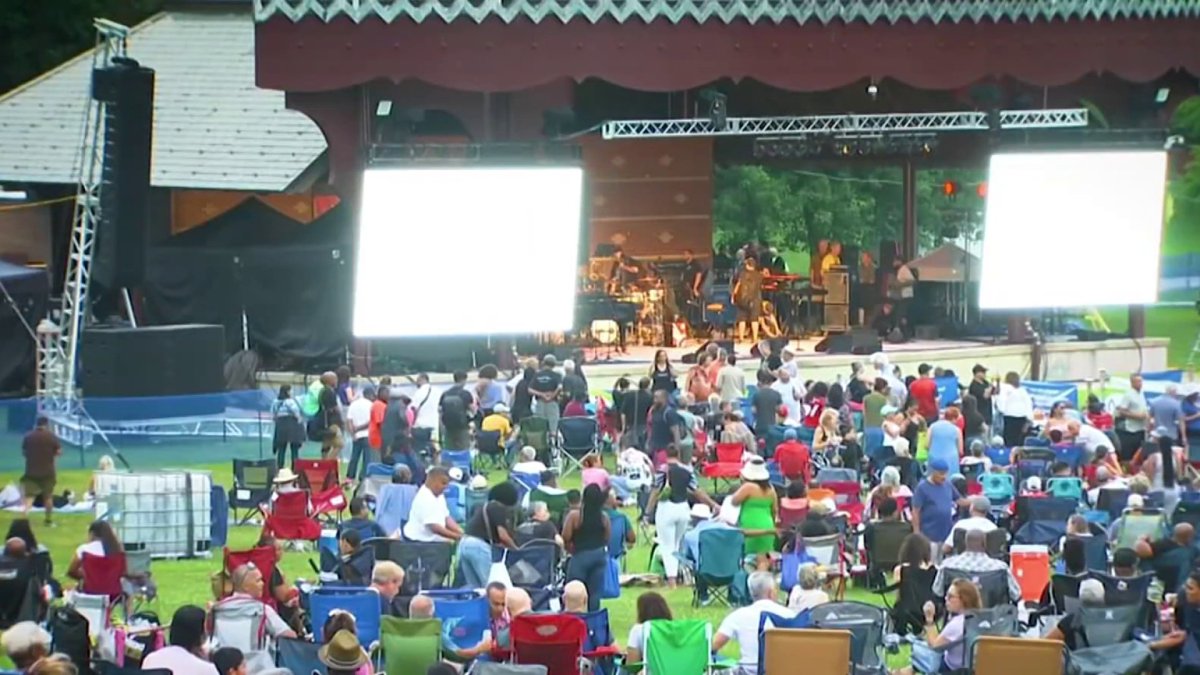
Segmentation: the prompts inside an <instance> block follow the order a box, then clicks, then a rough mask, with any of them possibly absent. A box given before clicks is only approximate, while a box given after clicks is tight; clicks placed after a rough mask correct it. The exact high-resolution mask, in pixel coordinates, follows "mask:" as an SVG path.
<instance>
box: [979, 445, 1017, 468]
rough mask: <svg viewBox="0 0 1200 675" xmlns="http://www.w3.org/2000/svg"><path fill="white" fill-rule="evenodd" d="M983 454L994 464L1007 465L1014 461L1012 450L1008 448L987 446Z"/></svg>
mask: <svg viewBox="0 0 1200 675" xmlns="http://www.w3.org/2000/svg"><path fill="white" fill-rule="evenodd" d="M983 456H984V457H987V458H988V459H990V460H992V466H999V467H1005V466H1008V464H1009V462H1011V461H1012V452H1011V451H1010V450H1009V449H1008V448H1003V447H1001V448H993V447H990V446H989V447H987V448H984V450H983Z"/></svg>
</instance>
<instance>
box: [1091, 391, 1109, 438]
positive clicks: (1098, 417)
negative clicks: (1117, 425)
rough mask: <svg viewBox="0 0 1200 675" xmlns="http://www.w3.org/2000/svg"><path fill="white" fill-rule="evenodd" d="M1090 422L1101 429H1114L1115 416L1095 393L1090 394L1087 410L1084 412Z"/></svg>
mask: <svg viewBox="0 0 1200 675" xmlns="http://www.w3.org/2000/svg"><path fill="white" fill-rule="evenodd" d="M1084 417H1085V418H1087V421H1088V424H1090V425H1092V426H1094V427H1096V428H1097V429H1099V430H1100V431H1112V430H1113V416H1112V414H1111V413H1109V412H1108V411H1106V410H1105V409H1104V404H1103V403H1101V402H1100V397H1098V396H1096V395H1095V394H1088V398H1087V412H1086V413H1085V414H1084Z"/></svg>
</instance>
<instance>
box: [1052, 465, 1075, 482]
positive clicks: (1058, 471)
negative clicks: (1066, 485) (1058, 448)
mask: <svg viewBox="0 0 1200 675" xmlns="http://www.w3.org/2000/svg"><path fill="white" fill-rule="evenodd" d="M1071 475H1072V474H1071V465H1070V464H1067V463H1066V462H1054V463H1053V464H1051V465H1050V477H1051V478H1070V477H1071Z"/></svg>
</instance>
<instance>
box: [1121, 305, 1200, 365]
mask: <svg viewBox="0 0 1200 675" xmlns="http://www.w3.org/2000/svg"><path fill="white" fill-rule="evenodd" d="M1100 314H1101V316H1103V317H1104V320H1105V321H1106V322H1107V323H1108V327H1109V329H1111V330H1112V331H1113V332H1115V333H1123V332H1125V331H1127V330H1128V329H1129V313H1128V311H1126V310H1125V309H1124V308H1119V309H1103V310H1101V311H1100ZM1197 331H1200V317H1197V315H1196V309H1195V307H1193V306H1191V305H1186V306H1182V307H1180V306H1164V305H1156V306H1152V307H1147V308H1146V335H1147V336H1149V337H1157V338H1168V339H1170V341H1171V344H1170V346H1169V347H1168V348H1167V365H1168V366H1170V367H1171V368H1182V367H1183V366H1184V364H1185V363H1187V358H1188V354H1189V353H1190V352H1191V351H1192V344H1193V343H1195V341H1196V333H1197Z"/></svg>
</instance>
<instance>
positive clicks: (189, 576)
mask: <svg viewBox="0 0 1200 675" xmlns="http://www.w3.org/2000/svg"><path fill="white" fill-rule="evenodd" d="M139 466H144V465H139ZM191 468H193V469H196V470H204V471H211V472H212V475H213V479H214V481H216V482H217V483H220V484H222V485H225V486H227V487H228V486H230V485H232V483H233V479H232V474H231V470H230V464H229V463H228V462H225V463H222V464H208V465H197V466H193V467H191ZM16 477H17V476H15V475H13V474H12V473H7V474H6V475H4V476H3V477H0V483H5V482H8V481H13V480H15V479H16ZM500 477H501V474H500V473H499V472H493V473H492V475H491V478H492V480H493V482H495V481H498V480H499V479H500ZM90 478H91V471H90V469H89V470H86V471H85V470H79V469H71V470H63V471H60V473H59V488H58V491H60V492H61V490H62V489H63V488H70V489H72V490H75V491H76V492H77V493H79V494H82V493H83V492H84V491H85V490H86V489H87V486H88V482H89V480H90ZM563 486H564V487H578V486H579V476H578V474H574V475H572V476H570V477H568V478H567V479H565V480H564V481H563ZM627 513H629V515H630V517H631V518H633V517H635V516H636V509H630V510H628V511H627ZM18 517H20V516H19V514H14V513H11V512H7V511H2V512H0V528H2V529H0V532H3V531H7V529H8V525H9V523H10V522H11V521H12V520H13V519H14V518H18ZM31 520H32V522H33V525H34V531H35V533H36V536H37V537H38V541H39V542H40V543H42V544H44V545H46V546H47V547H49V549H50V552H51V556H52V558H53V560H54V568H55V572H56V574H57V575H58V577H59V578H60V579H61V580H64V581H65V572H66V569H67V565H68V564H69V563H70V560H71V556H72V554H73V553H74V550H75V548H76V547H77V546H78V545H79V544H81V543H83V542H84V540H85V537H86V529H87V526H88V524H89V522H90V521H91V518H90V517H89V516H88V515H85V514H81V515H56V516H55V522H56V524H57V527H55V528H47V527H45V526H44V525H43V524H42V516H41V514H40V513H33V514H31ZM258 531H259V529H258V528H257V527H252V526H246V527H233V526H231V528H230V534H229V545H230V546H231V547H233V548H236V549H240V548H249V547H250V546H252V545H253V544H254V543H255V541H256V540H257V538H258ZM649 553H650V547H649V545H648V543H647V542H645V541H638V544H637V546H636V547H635V548H634V549H633V550H632V551H631V552H630V553H629V557H628V562H627V568H628V571H630V572H637V571H644V570H646V569H647V563H648V556H649ZM310 558H311V559H314V560H315V558H316V554H315V553H297V552H288V553H287V554H285V556H284V559H283V562H282V565H281V568H282V570H283V573H284V576H285V578H286V579H287V580H288V582H289V583H291V582H292V581H294V580H295V579H297V578H302V577H307V578H310V579H311V578H312V577H313V576H314V575H313V572H312V569H311V568H310V567H309V565H308V560H309V559H310ZM219 567H220V556H219V554H215V555H214V557H213V558H211V559H195V560H156V561H154V563H153V565H152V571H153V574H154V577H155V579H156V580H157V582H158V590H159V597H158V599H157V600H156V601H155V602H154V603H151V604H150V605H149V606H148V609H151V610H154V611H157V612H158V615H159V617H161V618H162V619H163V620H164V621H169V620H170V617H171V615H172V613H173V612H174V611H175V609H176V608H178V607H179V606H181V605H185V604H194V605H199V606H201V607H203V606H204V604H205V603H206V602H208V601H209V600H211V599H212V593H211V587H210V584H209V578H210V576H211V575H212V573H213V572H215V571H217V570H218V569H219ZM658 590H659V592H660V593H663V594H664V595H665V596H666V597H667V600H668V602H669V603H670V605H671V609H672V611H673V612H674V615H675V617H676V618H701V619H708V620H709V621H712V622H713V626H714V629H715V628H716V626H717V625H719V623H720V621H721V619H722V618H723V617H724V616H725V614H726V613H727V612H728V610H727V609H724V608H721V607H701V608H693V607H692V606H691V589H690V588H678V589H676V590H674V591H669V590H667V589H666V588H665V587H664V588H661V589H658ZM642 592H644V591H643V590H642V589H625V591H624V592H623V594H622V596H621V597H620V598H617V599H615V600H605V601H604V606H605V607H607V608H608V611H609V617H610V621H611V624H612V629H613V635H614V636H615V637H616V639H617V642H618V644H620V645H622V646H624V644H625V639H626V637H627V636H628V634H629V629H630V627H631V626H633V624H634V623H635V620H636V612H637V596H638V595H639V594H641V593H642ZM847 599H851V600H861V601H864V602H871V603H873V604H875V603H877V601H878V599H877V596H876V595H875V594H873V593H868V592H866V591H864V590H861V589H855V588H851V589H849V590H848V591H847ZM726 651H727V652H731V653H730V655H731V656H733V655H736V647H733V646H731V648H730V649H727V650H726ZM897 658H898V659H899V661H903V659H902V657H897ZM899 661H898V662H899Z"/></svg>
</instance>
